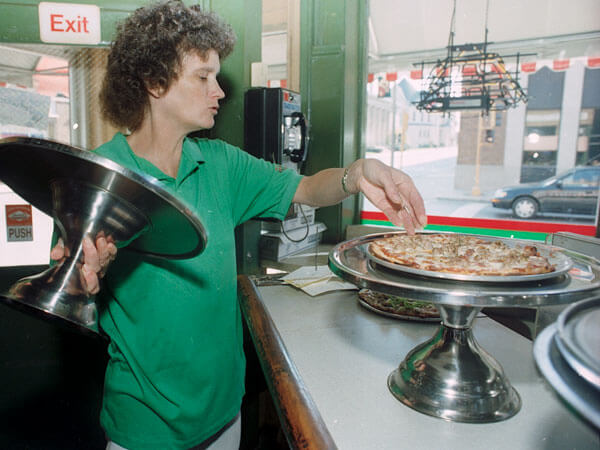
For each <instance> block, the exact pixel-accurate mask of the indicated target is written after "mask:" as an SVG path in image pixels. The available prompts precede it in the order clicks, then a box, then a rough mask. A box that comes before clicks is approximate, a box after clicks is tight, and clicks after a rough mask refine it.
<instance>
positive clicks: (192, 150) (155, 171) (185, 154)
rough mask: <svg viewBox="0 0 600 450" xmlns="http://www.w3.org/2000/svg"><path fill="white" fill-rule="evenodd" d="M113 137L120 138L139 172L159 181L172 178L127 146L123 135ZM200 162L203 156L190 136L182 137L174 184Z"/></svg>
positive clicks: (179, 182) (188, 174)
mask: <svg viewBox="0 0 600 450" xmlns="http://www.w3.org/2000/svg"><path fill="white" fill-rule="evenodd" d="M114 139H117V140H120V141H121V142H120V143H121V144H122V145H124V146H125V147H126V148H127V150H128V152H127V153H128V155H129V157H130V159H131V162H132V163H133V166H135V167H137V168H138V169H139V170H140V171H141V172H144V173H147V174H148V175H150V176H152V177H154V178H156V179H157V180H160V181H167V180H173V178H172V177H170V176H168V175H166V174H165V173H164V172H163V171H162V170H160V169H159V168H158V167H156V166H155V165H154V164H152V163H151V162H150V161H148V160H147V159H145V158H142V157H140V156H138V155H136V154H135V153H134V152H133V150H132V149H131V147H130V146H129V143H128V142H127V138H126V137H125V135H123V134H122V133H117V134H116V135H115V138H114ZM202 163H204V156H203V155H202V151H201V150H200V148H198V146H197V145H194V143H193V141H192V140H191V139H190V138H188V137H186V138H184V140H183V148H182V152H181V160H180V162H179V169H178V170H177V178H176V180H175V183H176V185H177V186H179V185H180V184H181V183H182V182H183V181H184V180H185V179H186V178H187V177H188V176H190V175H191V174H192V173H194V172H195V171H196V170H197V169H198V166H199V165H200V164H202Z"/></svg>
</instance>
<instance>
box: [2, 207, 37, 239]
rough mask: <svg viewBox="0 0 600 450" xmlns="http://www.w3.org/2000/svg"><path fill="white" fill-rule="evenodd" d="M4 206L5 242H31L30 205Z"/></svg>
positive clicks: (31, 215) (31, 220) (31, 219)
mask: <svg viewBox="0 0 600 450" xmlns="http://www.w3.org/2000/svg"><path fill="white" fill-rule="evenodd" d="M5 206H6V240H7V241H8V242H18V241H33V214H32V212H31V205H5Z"/></svg>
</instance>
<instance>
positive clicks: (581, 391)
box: [533, 323, 600, 428]
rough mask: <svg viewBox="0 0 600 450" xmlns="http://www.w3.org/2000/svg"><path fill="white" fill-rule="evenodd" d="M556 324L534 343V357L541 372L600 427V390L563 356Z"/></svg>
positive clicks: (556, 388)
mask: <svg viewBox="0 0 600 450" xmlns="http://www.w3.org/2000/svg"><path fill="white" fill-rule="evenodd" d="M556 336H557V324H556V323H553V324H552V325H549V326H548V327H546V328H544V329H543V330H542V332H541V333H540V334H539V335H538V336H537V337H536V339H535V341H534V343H533V357H534V359H535V362H536V364H537V366H538V368H539V369H540V372H541V374H542V375H543V376H544V378H545V379H546V381H548V383H549V384H550V386H552V388H553V389H554V390H555V391H556V392H557V393H558V394H559V395H560V397H562V399H563V400H564V401H565V402H566V403H567V404H568V405H569V406H570V407H571V408H572V410H574V411H576V412H577V413H578V414H580V415H581V416H582V417H583V418H585V419H587V420H588V421H589V422H590V423H591V424H593V425H594V426H595V427H596V428H600V396H599V395H598V391H597V390H596V389H594V387H592V385H591V384H589V383H587V382H586V381H585V380H584V379H582V378H581V377H580V376H579V374H577V373H576V372H575V371H574V370H573V369H572V368H571V367H570V365H569V364H568V363H567V362H566V361H565V360H564V359H563V357H562V356H561V352H560V351H559V349H558V347H557V346H556Z"/></svg>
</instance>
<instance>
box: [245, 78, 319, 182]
mask: <svg viewBox="0 0 600 450" xmlns="http://www.w3.org/2000/svg"><path fill="white" fill-rule="evenodd" d="M244 106H245V108H244V111H245V122H244V149H245V150H246V151H247V152H248V153H250V154H252V155H254V156H256V157H258V158H262V159H265V160H267V161H271V162H272V163H275V164H280V165H282V166H283V167H289V168H293V169H294V170H297V171H298V172H300V171H301V170H302V164H303V163H304V161H306V155H307V150H308V139H309V138H308V124H307V122H306V120H305V118H304V115H303V114H302V111H301V103H300V94H298V93H297V92H293V91H290V90H287V89H283V88H263V87H260V88H252V89H249V90H248V91H247V92H246V97H245V105H244Z"/></svg>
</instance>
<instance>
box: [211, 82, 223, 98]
mask: <svg viewBox="0 0 600 450" xmlns="http://www.w3.org/2000/svg"><path fill="white" fill-rule="evenodd" d="M211 93H212V96H213V97H216V98H217V99H218V100H221V99H222V98H224V97H225V92H223V89H221V86H220V85H219V82H218V81H217V80H215V83H214V85H213V87H212V91H211Z"/></svg>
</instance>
